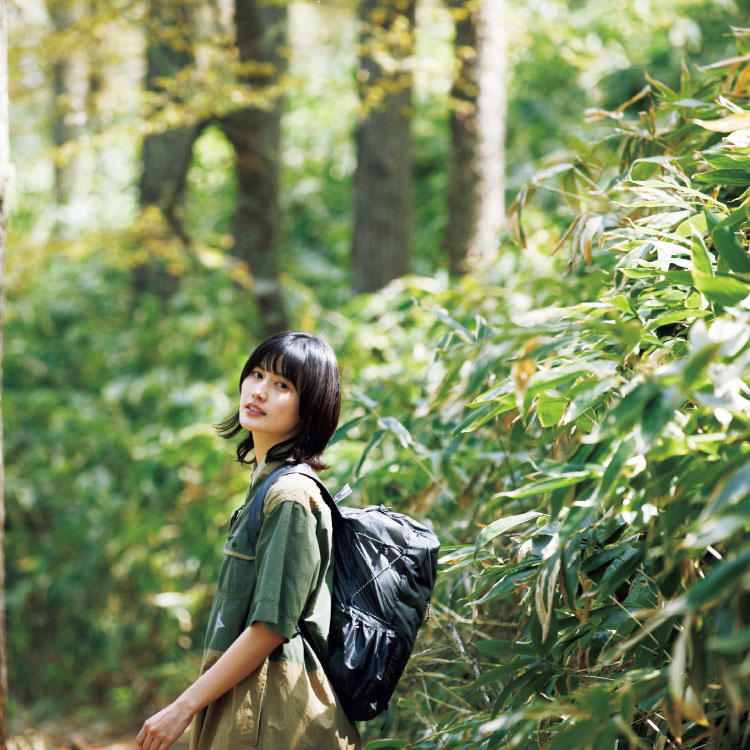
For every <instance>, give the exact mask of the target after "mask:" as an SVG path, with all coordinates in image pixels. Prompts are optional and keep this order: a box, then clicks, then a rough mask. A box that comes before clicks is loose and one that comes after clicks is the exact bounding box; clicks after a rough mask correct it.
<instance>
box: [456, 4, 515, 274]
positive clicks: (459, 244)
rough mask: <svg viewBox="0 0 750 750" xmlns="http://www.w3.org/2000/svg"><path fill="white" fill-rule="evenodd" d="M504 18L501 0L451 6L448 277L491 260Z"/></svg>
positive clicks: (500, 197) (500, 200)
mask: <svg viewBox="0 0 750 750" xmlns="http://www.w3.org/2000/svg"><path fill="white" fill-rule="evenodd" d="M505 15H506V5H505V0H465V1H464V2H462V3H458V4H457V5H456V6H455V7H454V16H455V18H456V36H455V43H454V49H455V75H454V79H453V88H452V92H451V94H452V100H453V107H452V110H451V163H450V185H449V192H448V222H447V225H446V229H445V235H444V239H443V244H444V247H445V249H446V251H447V253H448V256H449V258H450V270H451V273H452V274H454V275H458V274H462V273H465V272H466V271H468V270H469V268H470V267H471V265H472V264H473V263H474V262H476V261H478V260H491V259H492V258H493V257H495V255H496V254H497V243H498V237H499V234H500V230H501V229H502V225H503V216H504V190H505V144H504V141H505V119H506V93H505V88H506V69H507V62H506V50H507V39H506V33H507V32H506V30H507V27H508V24H507V19H506V17H505Z"/></svg>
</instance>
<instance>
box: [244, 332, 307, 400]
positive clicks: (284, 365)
mask: <svg viewBox="0 0 750 750" xmlns="http://www.w3.org/2000/svg"><path fill="white" fill-rule="evenodd" d="M272 342H273V340H270V341H266V342H264V343H263V344H261V345H260V346H259V347H258V348H257V349H256V350H255V351H254V352H253V354H252V356H251V357H250V359H249V360H248V361H247V363H246V364H245V367H244V369H243V371H242V376H241V377H240V387H242V381H243V380H244V379H245V378H246V377H247V376H248V375H249V374H250V373H251V372H252V371H253V370H254V369H255V368H256V367H257V368H259V369H261V370H265V371H266V372H272V373H273V374H274V375H279V376H281V377H282V378H284V379H285V380H288V381H289V382H290V383H293V384H294V387H295V388H296V389H297V391H300V390H301V385H302V374H303V372H304V369H305V359H306V357H305V351H304V347H302V346H299V345H296V346H295V342H293V341H287V342H283V343H282V342H278V341H277V342H273V343H272Z"/></svg>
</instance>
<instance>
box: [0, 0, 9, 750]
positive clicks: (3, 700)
mask: <svg viewBox="0 0 750 750" xmlns="http://www.w3.org/2000/svg"><path fill="white" fill-rule="evenodd" d="M9 172H10V144H9V135H8V29H7V24H6V15H5V0H0V750H5V749H6V747H7V745H8V710H7V709H8V666H7V660H6V637H5V556H4V553H3V550H4V542H5V469H4V465H3V456H4V441H3V421H2V414H3V411H2V385H1V383H2V352H3V312H4V309H5V231H6V226H7V222H8V196H7V190H8V175H9Z"/></svg>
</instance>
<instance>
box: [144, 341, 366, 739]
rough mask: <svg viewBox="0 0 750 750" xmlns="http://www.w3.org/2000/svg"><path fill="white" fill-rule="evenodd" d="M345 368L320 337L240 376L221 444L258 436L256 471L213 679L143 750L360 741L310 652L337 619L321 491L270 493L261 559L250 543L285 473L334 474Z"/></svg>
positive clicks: (217, 637)
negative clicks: (265, 483) (279, 471)
mask: <svg viewBox="0 0 750 750" xmlns="http://www.w3.org/2000/svg"><path fill="white" fill-rule="evenodd" d="M340 404H341V391H340V383H339V373H338V365H337V363H336V358H335V356H334V354H333V351H332V350H331V348H330V346H328V344H326V343H325V342H324V341H322V340H321V339H318V338H315V337H313V336H311V335H310V334H308V333H304V332H300V331H291V332H287V333H281V334H278V335H276V336H273V337H272V338H270V339H268V340H267V341H265V342H264V343H262V344H261V345H260V346H259V347H258V348H257V349H256V350H255V351H254V352H253V353H252V355H251V356H250V358H249V359H248V360H247V362H246V363H245V366H244V368H243V370H242V375H241V376H240V403H239V409H238V411H237V413H236V414H234V415H232V416H231V417H230V418H229V419H227V420H226V421H225V422H223V423H222V424H220V425H219V434H221V435H222V436H223V437H225V438H231V437H233V436H235V435H237V434H239V433H241V432H242V431H243V430H247V431H248V435H247V436H246V437H245V438H244V439H243V440H242V442H240V444H239V446H238V448H237V458H238V459H239V461H240V463H243V464H250V465H252V466H253V467H254V469H253V474H252V481H251V484H250V488H249V490H248V493H247V497H246V498H245V504H244V505H243V506H242V508H241V509H240V510H239V512H238V513H236V514H235V516H236V517H233V520H232V523H231V526H230V531H229V537H228V541H227V543H226V545H225V546H224V550H223V552H224V560H223V563H222V567H221V571H220V573H219V582H218V586H217V590H216V594H215V596H214V600H213V604H212V606H211V614H210V618H209V624H208V632H207V634H206V643H205V650H204V655H203V665H202V667H201V676H200V677H199V678H198V679H197V680H196V681H195V682H194V683H193V684H192V685H191V686H190V687H189V688H188V689H187V690H185V692H184V693H183V694H182V695H181V696H180V697H179V698H177V700H175V701H174V702H173V703H171V704H170V705H169V706H167V707H166V708H165V709H163V710H162V711H160V712H159V713H157V714H155V715H154V716H152V717H151V718H150V719H148V720H147V721H146V723H145V724H144V725H143V728H142V729H141V731H140V733H139V734H138V737H137V738H136V741H137V743H138V745H139V746H140V748H141V750H166V748H168V747H169V746H170V745H171V744H172V743H173V742H174V741H175V740H176V739H177V738H178V737H180V736H181V735H182V733H183V732H184V731H185V729H186V728H187V727H188V725H189V724H190V722H191V721H192V723H193V727H192V735H191V740H190V747H191V750H241V749H244V748H261V749H262V750H344V749H346V750H354V749H356V748H359V747H360V744H361V742H360V738H359V734H358V733H357V729H356V727H355V726H354V724H353V723H352V722H351V721H349V719H348V718H347V717H346V715H345V714H344V711H343V709H342V708H341V706H340V705H339V702H338V700H337V699H336V696H335V694H334V693H333V690H332V689H331V686H330V684H329V682H328V679H327V678H326V676H325V674H324V672H323V670H322V668H321V666H320V662H319V661H318V659H317V657H316V656H315V654H314V652H313V649H312V648H311V646H310V644H308V643H307V642H306V640H305V639H304V638H303V637H302V636H301V634H299V631H297V633H296V634H295V627H296V625H297V623H298V621H299V620H300V618H304V622H305V624H306V626H307V630H308V632H309V633H310V634H311V636H312V637H313V638H314V639H315V640H316V641H317V645H318V646H319V647H322V646H324V644H325V642H326V639H327V637H328V625H329V621H330V610H331V585H332V573H333V568H332V559H333V554H332V552H333V550H332V544H333V537H332V525H331V513H330V510H329V508H328V506H327V505H326V504H325V501H324V500H323V498H322V497H321V495H320V491H319V489H318V487H317V485H316V484H315V482H314V481H313V480H312V479H310V478H309V477H306V476H303V475H301V474H287V475H285V476H283V477H281V478H280V479H279V480H278V481H277V482H276V483H274V484H273V485H272V487H271V488H270V489H269V491H268V494H267V495H266V498H265V503H264V508H263V522H262V525H261V530H260V535H259V537H258V541H257V545H256V546H255V548H252V547H251V542H250V540H249V536H248V533H247V528H246V526H247V520H248V511H249V509H250V503H251V501H252V498H253V495H254V492H255V490H256V489H257V487H258V485H259V484H260V481H261V480H262V479H263V478H264V477H265V476H267V475H268V474H269V473H270V471H271V470H272V469H273V468H275V467H276V466H278V465H279V464H280V463H281V462H283V461H289V462H293V463H302V462H304V463H307V464H309V465H310V466H312V467H313V468H314V469H321V468H324V466H323V463H322V461H321V453H322V452H323V449H324V448H325V447H326V445H327V444H328V441H329V440H330V439H331V437H332V436H333V433H334V431H335V429H336V425H337V423H338V418H339V409H340Z"/></svg>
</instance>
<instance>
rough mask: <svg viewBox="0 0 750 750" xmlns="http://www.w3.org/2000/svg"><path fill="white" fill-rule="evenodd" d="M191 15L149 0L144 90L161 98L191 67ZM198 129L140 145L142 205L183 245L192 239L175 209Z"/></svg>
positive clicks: (167, 133)
mask: <svg viewBox="0 0 750 750" xmlns="http://www.w3.org/2000/svg"><path fill="white" fill-rule="evenodd" d="M190 14H191V10H190V4H186V3H183V2H174V1H172V0H170V1H168V2H165V1H164V0H151V2H150V3H149V21H150V23H149V27H148V34H149V38H148V44H147V47H146V66H147V67H146V89H147V91H149V92H151V93H153V94H155V95H157V97H158V95H160V94H164V93H165V88H164V82H165V81H166V80H169V79H171V80H172V81H173V82H176V80H178V79H179V77H180V74H184V72H185V71H186V70H189V68H190V67H191V66H192V65H194V63H195V55H194V52H193V40H192V38H191V34H192V29H193V24H192V18H191V15H190ZM201 129H202V125H200V124H188V125H182V126H178V127H173V128H169V129H167V130H164V132H159V133H152V134H150V135H147V136H146V138H145V139H144V141H143V172H142V174H141V182H140V202H141V206H144V207H146V206H152V205H155V206H158V207H159V208H160V209H161V210H162V213H163V214H164V217H165V218H166V220H167V222H168V223H169V225H170V227H171V228H172V229H173V231H174V232H175V234H177V235H178V236H179V237H180V238H181V239H182V240H183V242H185V244H189V242H190V239H189V237H188V236H187V234H186V232H185V229H184V227H183V226H182V221H181V219H180V215H179V209H180V204H181V202H182V199H183V197H184V194H185V178H186V176H187V171H188V167H189V166H190V156H191V152H192V148H193V143H194V142H195V139H196V138H197V137H198V135H199V134H200V130H201Z"/></svg>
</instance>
